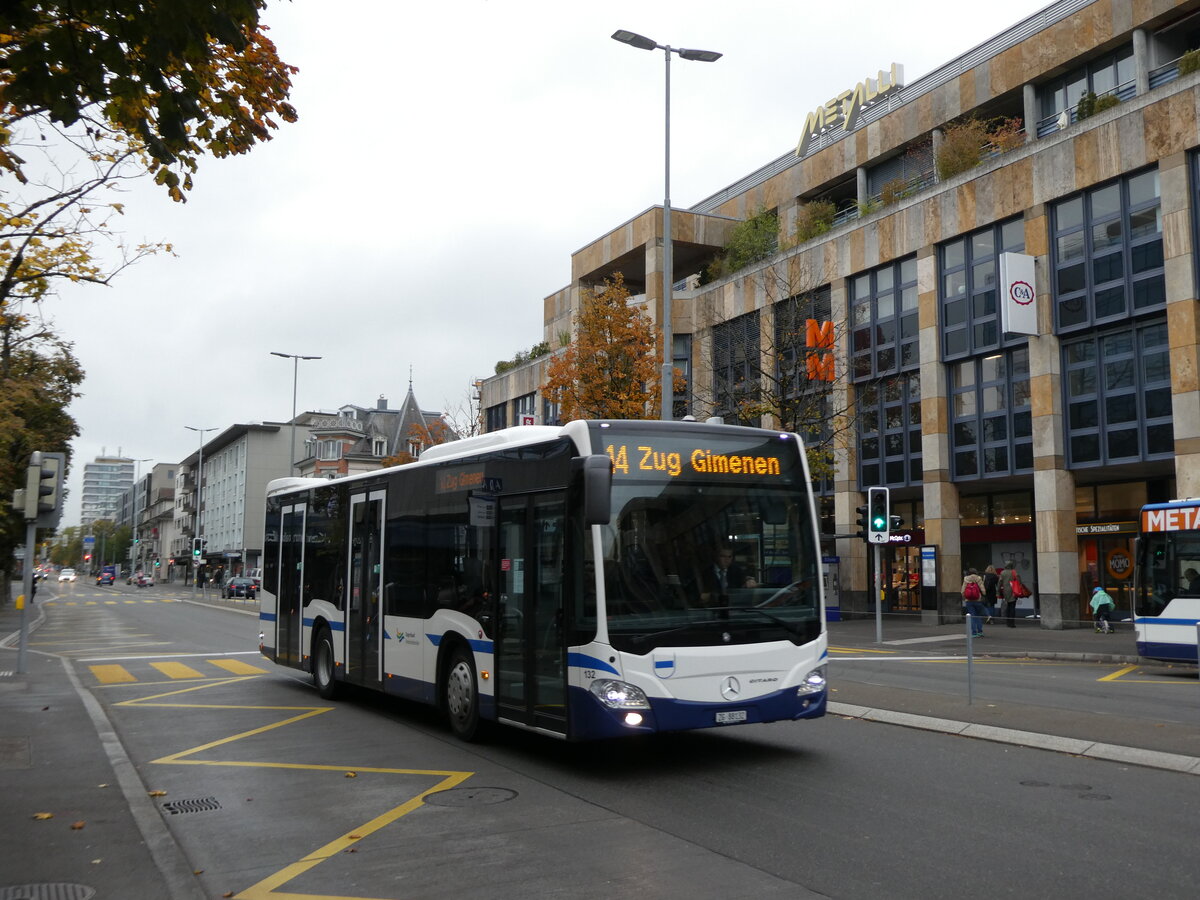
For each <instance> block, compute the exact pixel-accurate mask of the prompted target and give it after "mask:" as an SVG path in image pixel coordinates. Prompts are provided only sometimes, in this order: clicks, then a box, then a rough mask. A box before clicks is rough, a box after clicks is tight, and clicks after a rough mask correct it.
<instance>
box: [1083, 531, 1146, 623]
mask: <svg viewBox="0 0 1200 900" xmlns="http://www.w3.org/2000/svg"><path fill="white" fill-rule="evenodd" d="M1122 524H1124V523H1122ZM1129 524H1130V525H1131V526H1132V525H1134V523H1129ZM1096 585H1100V586H1102V587H1103V588H1104V589H1105V590H1106V591H1108V593H1109V594H1111V595H1112V598H1113V602H1114V603H1115V604H1116V612H1115V613H1114V614H1113V618H1114V620H1116V621H1120V620H1121V619H1124V618H1127V617H1131V616H1132V614H1133V613H1132V610H1133V535H1132V534H1130V533H1116V534H1106V535H1103V536H1101V535H1097V536H1095V537H1092V536H1088V537H1082V536H1081V537H1080V538H1079V593H1080V596H1079V619H1080V621H1084V622H1087V621H1090V620H1091V618H1092V608H1091V606H1090V605H1089V603H1090V601H1091V597H1092V588H1094V587H1096Z"/></svg>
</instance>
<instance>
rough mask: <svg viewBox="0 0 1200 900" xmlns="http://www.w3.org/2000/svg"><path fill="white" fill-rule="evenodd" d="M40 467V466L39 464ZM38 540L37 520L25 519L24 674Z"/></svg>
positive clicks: (20, 649)
mask: <svg viewBox="0 0 1200 900" xmlns="http://www.w3.org/2000/svg"><path fill="white" fill-rule="evenodd" d="M39 468H40V466H39ZM33 502H34V504H36V503H37V496H36V495H35V496H34V498H33ZM35 540H37V520H36V519H26V520H25V575H24V577H23V578H22V579H21V591H22V593H24V595H25V602H24V603H22V604H21V640H20V643H19V644H18V645H17V673H18V674H20V675H24V674H25V672H26V671H28V670H27V668H26V663H25V646H26V644H27V643H28V641H29V626H28V625H27V624H26V620H25V617H26V615H27V614H28V612H29V606H30V604H31V603H33V548H34V543H33V542H34V541H35Z"/></svg>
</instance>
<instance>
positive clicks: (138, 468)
mask: <svg viewBox="0 0 1200 900" xmlns="http://www.w3.org/2000/svg"><path fill="white" fill-rule="evenodd" d="M153 458H154V457H152V456H147V457H145V458H143V459H135V460H133V488H132V490H130V492H129V519H130V521H131V522H132V523H133V528H132V529H131V533H130V536H129V574H130V575H132V574H133V573H134V572H136V571H137V569H138V565H137V557H138V553H137V552H136V551H137V550H138V549H139V548H138V540H137V533H138V509H137V496H138V482H139V481H141V478H142V463H144V462H150V460H151V459H153ZM100 562H101V564H103V562H104V559H103V555H101V560H100Z"/></svg>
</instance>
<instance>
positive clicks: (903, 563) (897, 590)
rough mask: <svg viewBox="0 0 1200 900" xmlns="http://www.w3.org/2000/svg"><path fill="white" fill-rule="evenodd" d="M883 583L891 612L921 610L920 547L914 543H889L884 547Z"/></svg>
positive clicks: (887, 607) (917, 611) (915, 611)
mask: <svg viewBox="0 0 1200 900" xmlns="http://www.w3.org/2000/svg"><path fill="white" fill-rule="evenodd" d="M881 556H882V557H883V584H884V591H885V595H884V596H885V597H886V599H887V603H888V605H887V606H886V607H885V609H889V608H890V610H891V611H892V612H905V613H907V612H911V613H919V612H920V611H921V548H920V547H919V546H917V545H916V544H899V545H897V544H891V545H889V546H887V547H885V548H884V550H883V552H882V554H881Z"/></svg>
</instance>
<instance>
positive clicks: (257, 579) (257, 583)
mask: <svg viewBox="0 0 1200 900" xmlns="http://www.w3.org/2000/svg"><path fill="white" fill-rule="evenodd" d="M246 576H247V577H248V578H249V579H250V580H251V581H253V582H254V589H255V590H256V591H257V590H258V589H259V588H261V587H262V569H251V570H250V571H249V572H247V573H246Z"/></svg>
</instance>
